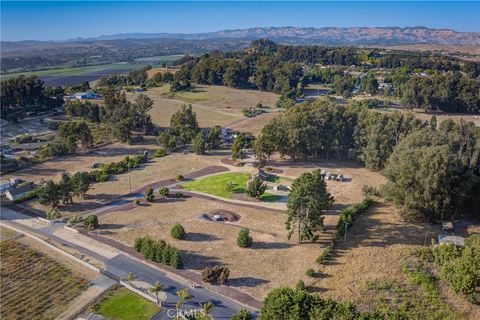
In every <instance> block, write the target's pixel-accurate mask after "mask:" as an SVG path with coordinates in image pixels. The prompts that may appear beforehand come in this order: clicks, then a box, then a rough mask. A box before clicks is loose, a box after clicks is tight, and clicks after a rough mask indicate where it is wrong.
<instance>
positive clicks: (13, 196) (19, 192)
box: [5, 183, 35, 201]
mask: <svg viewBox="0 0 480 320" xmlns="http://www.w3.org/2000/svg"><path fill="white" fill-rule="evenodd" d="M34 189H35V187H34V185H33V183H29V184H26V185H24V186H21V187H18V188H13V189H10V190H7V192H5V196H6V197H7V199H9V200H11V201H15V200H17V199H19V198H21V197H23V196H24V195H26V194H28V193H30V192H32V191H33V190H34Z"/></svg>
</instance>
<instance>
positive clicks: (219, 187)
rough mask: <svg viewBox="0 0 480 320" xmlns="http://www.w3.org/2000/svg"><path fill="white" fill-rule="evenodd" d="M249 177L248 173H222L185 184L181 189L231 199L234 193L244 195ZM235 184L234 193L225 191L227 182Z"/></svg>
mask: <svg viewBox="0 0 480 320" xmlns="http://www.w3.org/2000/svg"><path fill="white" fill-rule="evenodd" d="M248 179H250V175H249V174H248V173H236V172H229V173H222V174H217V175H214V176H210V177H206V178H203V179H199V180H195V181H192V182H187V183H185V184H184V185H183V187H184V188H185V189H187V190H193V191H199V192H204V193H208V194H213V195H215V196H219V197H222V198H227V199H231V198H232V195H233V193H234V192H238V193H244V192H245V187H246V186H247V182H248ZM229 181H231V182H233V183H234V184H235V189H234V191H227V190H226V186H227V182H229Z"/></svg>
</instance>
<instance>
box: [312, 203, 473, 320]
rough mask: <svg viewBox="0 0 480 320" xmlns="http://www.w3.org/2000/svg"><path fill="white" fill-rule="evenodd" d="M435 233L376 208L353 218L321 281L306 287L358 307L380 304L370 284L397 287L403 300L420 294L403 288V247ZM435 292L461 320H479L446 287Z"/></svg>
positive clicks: (386, 207)
mask: <svg viewBox="0 0 480 320" xmlns="http://www.w3.org/2000/svg"><path fill="white" fill-rule="evenodd" d="M440 231H441V230H440V227H439V226H438V225H436V226H432V225H428V224H422V223H409V222H405V221H403V220H402V219H401V218H400V216H399V215H398V214H397V212H396V209H395V208H394V207H393V206H391V205H384V204H380V205H377V206H375V207H374V208H373V209H372V210H370V211H369V212H367V213H365V214H364V215H361V216H360V217H358V218H357V220H356V221H355V223H354V224H353V226H352V227H351V228H350V229H349V232H348V236H347V241H346V242H343V241H340V242H339V244H338V246H337V248H336V249H335V253H334V255H333V257H332V259H331V262H330V263H328V264H327V265H326V266H323V267H322V269H321V273H322V276H321V277H319V279H318V280H316V281H315V282H313V283H312V284H311V285H312V286H313V287H314V288H316V291H319V292H321V294H322V295H323V296H326V297H331V298H334V299H338V300H348V301H353V302H355V303H356V304H359V305H360V307H362V308H369V307H371V306H372V303H375V302H381V299H382V297H381V294H380V293H377V292H375V291H372V290H369V287H371V286H372V283H382V282H384V283H398V284H400V286H401V287H404V288H407V289H406V292H408V294H409V295H416V294H420V293H419V292H418V291H419V290H420V289H419V288H414V287H412V286H409V283H408V280H407V277H406V275H405V273H404V272H403V271H402V257H403V256H404V254H405V252H406V250H408V249H409V248H414V247H417V246H423V245H424V243H425V239H426V243H427V245H428V244H430V241H431V239H432V238H435V236H436V235H437V234H438V233H439V232H440ZM440 289H441V290H440V292H441V297H442V299H445V300H446V301H448V302H449V304H450V305H451V306H455V308H456V309H457V311H458V312H459V313H460V314H462V315H463V316H462V317H461V318H463V319H479V318H480V309H479V308H478V307H475V306H474V305H472V304H470V303H468V302H466V300H465V299H464V298H462V297H460V296H458V295H454V294H453V293H451V292H450V291H449V290H448V288H440ZM418 300H419V301H420V300H421V299H418ZM447 309H448V306H447Z"/></svg>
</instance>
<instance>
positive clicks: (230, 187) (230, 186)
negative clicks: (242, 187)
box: [225, 181, 235, 192]
mask: <svg viewBox="0 0 480 320" xmlns="http://www.w3.org/2000/svg"><path fill="white" fill-rule="evenodd" d="M234 190H235V183H233V182H232V181H228V182H227V184H226V185H225V191H227V192H233V191H234Z"/></svg>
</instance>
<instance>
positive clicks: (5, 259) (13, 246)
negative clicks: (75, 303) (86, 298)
mask: <svg viewBox="0 0 480 320" xmlns="http://www.w3.org/2000/svg"><path fill="white" fill-rule="evenodd" d="M0 255H1V257H2V264H1V267H0V279H1V281H0V301H1V302H0V318H1V319H4V320H7V319H29V320H34V319H55V318H56V317H57V316H58V315H59V314H60V313H61V312H62V311H63V310H64V309H65V308H66V307H67V306H68V302H69V301H71V300H72V299H73V298H75V297H76V296H77V295H78V294H79V293H80V292H82V291H83V290H84V289H86V288H87V286H88V280H86V279H84V278H80V277H78V276H76V275H75V274H73V272H72V271H70V270H69V269H67V268H66V267H64V266H63V265H62V264H60V263H58V262H56V261H55V260H53V259H51V258H49V257H48V256H46V255H43V254H41V253H39V252H36V251H34V250H32V249H30V248H29V247H28V246H26V245H24V244H22V243H20V242H17V241H13V240H6V241H2V242H1V244H0Z"/></svg>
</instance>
